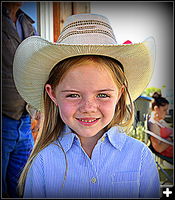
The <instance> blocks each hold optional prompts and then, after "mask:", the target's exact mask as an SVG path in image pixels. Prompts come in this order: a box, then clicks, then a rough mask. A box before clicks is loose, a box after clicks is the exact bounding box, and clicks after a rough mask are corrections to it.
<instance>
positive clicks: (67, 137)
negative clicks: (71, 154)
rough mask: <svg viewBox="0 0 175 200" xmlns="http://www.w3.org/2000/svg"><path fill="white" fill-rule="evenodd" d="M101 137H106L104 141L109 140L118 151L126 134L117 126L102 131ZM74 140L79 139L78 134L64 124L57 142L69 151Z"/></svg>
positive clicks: (123, 142)
mask: <svg viewBox="0 0 175 200" xmlns="http://www.w3.org/2000/svg"><path fill="white" fill-rule="evenodd" d="M103 137H105V138H107V140H106V142H109V143H110V144H111V145H112V146H113V147H114V148H116V149H118V150H120V151H121V150H122V148H123V146H124V144H125V141H126V134H125V133H123V132H122V131H121V130H120V129H119V128H118V127H117V126H114V127H112V128H110V129H109V130H108V131H107V132H106V133H104V135H103ZM75 140H78V141H79V138H78V136H77V135H76V134H75V133H73V131H72V130H71V129H70V128H69V127H68V126H67V125H66V126H65V127H64V129H63V132H62V136H60V137H59V142H60V143H61V145H62V147H63V149H64V151H65V152H67V151H69V149H70V148H71V147H72V144H73V143H74V142H75ZM79 143H80V141H79Z"/></svg>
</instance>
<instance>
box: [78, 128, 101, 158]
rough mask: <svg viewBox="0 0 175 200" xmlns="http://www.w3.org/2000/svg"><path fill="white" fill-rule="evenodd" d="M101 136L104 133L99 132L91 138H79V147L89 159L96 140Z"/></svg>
mask: <svg viewBox="0 0 175 200" xmlns="http://www.w3.org/2000/svg"><path fill="white" fill-rule="evenodd" d="M103 134H104V131H100V132H99V133H97V134H96V135H95V136H93V137H81V136H79V139H80V142H81V146H82V148H83V149H84V151H85V152H86V153H87V155H88V156H89V157H90V158H91V156H92V152H93V149H94V147H95V145H96V144H97V142H98V140H99V139H100V138H101V137H102V135H103Z"/></svg>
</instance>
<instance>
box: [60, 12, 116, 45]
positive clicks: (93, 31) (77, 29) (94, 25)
mask: <svg viewBox="0 0 175 200" xmlns="http://www.w3.org/2000/svg"><path fill="white" fill-rule="evenodd" d="M84 16H89V15H88V14H87V15H84ZM81 17H82V16H81ZM93 17H94V18H95V19H81V18H80V19H77V20H76V21H73V20H72V19H71V18H74V16H72V17H69V18H68V20H67V21H66V22H65V24H64V25H65V26H64V28H63V30H62V32H61V34H60V37H59V38H58V41H57V43H63V44H80V45H81V44H103V45H104V44H117V42H116V39H115V36H114V33H113V30H112V28H111V26H110V24H109V22H108V20H107V19H106V18H102V17H101V18H100V17H99V16H98V15H94V16H93Z"/></svg>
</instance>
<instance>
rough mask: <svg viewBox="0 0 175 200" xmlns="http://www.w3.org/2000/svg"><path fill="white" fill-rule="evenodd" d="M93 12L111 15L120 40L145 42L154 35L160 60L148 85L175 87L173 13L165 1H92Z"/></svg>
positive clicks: (121, 41)
mask: <svg viewBox="0 0 175 200" xmlns="http://www.w3.org/2000/svg"><path fill="white" fill-rule="evenodd" d="M91 12H92V13H98V14H102V15H105V16H106V17H108V18H109V20H110V22H111V25H112V27H113V30H114V33H115V36H116V38H117V41H118V43H119V44H120V43H123V42H125V41H126V40H131V41H132V42H133V43H136V42H142V41H143V40H145V39H146V38H148V37H150V36H153V37H154V38H155V42H156V63H155V71H154V74H153V77H152V80H151V82H150V84H149V85H148V87H152V86H153V87H158V88H162V86H166V89H167V90H170V89H173V66H174V65H173V64H174V63H173V55H174V54H173V12H172V7H170V6H169V4H168V3H163V2H162V3H161V2H116V1H111V2H110V1H105V2H100V1H98V2H91Z"/></svg>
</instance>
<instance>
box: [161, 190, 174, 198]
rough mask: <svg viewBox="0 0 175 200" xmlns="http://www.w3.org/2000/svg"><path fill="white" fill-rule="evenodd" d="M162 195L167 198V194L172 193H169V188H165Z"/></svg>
mask: <svg viewBox="0 0 175 200" xmlns="http://www.w3.org/2000/svg"><path fill="white" fill-rule="evenodd" d="M163 194H166V197H169V194H172V191H169V188H166V191H163Z"/></svg>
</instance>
